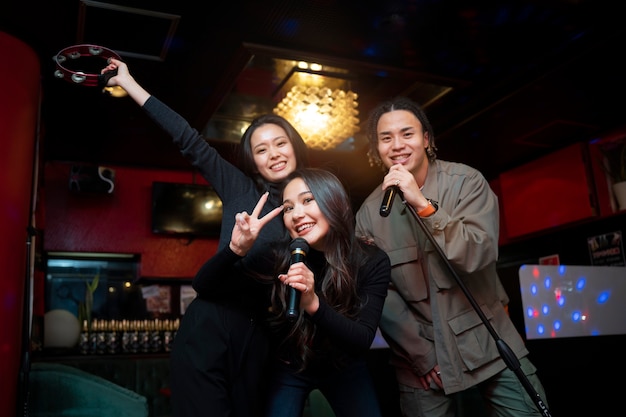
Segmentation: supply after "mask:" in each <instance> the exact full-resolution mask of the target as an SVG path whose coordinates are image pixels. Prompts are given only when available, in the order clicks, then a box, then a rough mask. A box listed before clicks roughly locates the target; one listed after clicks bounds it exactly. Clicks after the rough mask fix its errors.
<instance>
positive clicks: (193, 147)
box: [143, 96, 289, 310]
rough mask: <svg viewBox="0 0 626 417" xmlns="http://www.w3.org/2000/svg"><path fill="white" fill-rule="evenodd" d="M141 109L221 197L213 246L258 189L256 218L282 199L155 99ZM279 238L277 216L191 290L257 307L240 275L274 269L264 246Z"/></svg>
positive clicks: (223, 243)
mask: <svg viewBox="0 0 626 417" xmlns="http://www.w3.org/2000/svg"><path fill="white" fill-rule="evenodd" d="M143 109H144V111H145V112H146V113H147V115H148V116H149V117H150V118H151V119H152V120H154V122H155V123H157V124H158V125H159V126H160V127H161V128H162V129H163V130H164V131H165V132H167V133H168V134H169V135H170V136H171V137H172V139H173V142H174V143H175V144H176V145H177V146H178V147H179V149H180V152H181V154H182V155H183V156H184V157H185V158H187V159H188V160H189V161H190V162H191V164H192V166H193V167H195V168H196V169H197V170H198V171H199V172H200V174H201V175H202V176H203V177H204V179H206V181H207V182H208V183H209V184H210V185H211V186H212V187H213V188H214V189H215V191H216V193H217V194H218V195H219V197H220V199H221V200H222V204H223V218H222V229H221V233H220V240H219V248H223V247H228V242H229V241H230V235H231V231H232V229H233V227H234V225H235V214H236V213H238V212H240V211H242V210H248V211H249V210H252V209H253V208H254V207H255V206H256V204H257V203H258V201H259V198H260V197H261V194H262V193H264V192H265V191H269V192H270V194H269V196H268V199H267V202H266V204H265V206H264V207H263V209H262V211H261V215H262V216H263V215H265V214H267V213H268V212H269V211H271V210H272V209H274V208H275V207H277V206H279V205H280V204H281V203H282V201H281V195H280V185H279V184H274V183H270V182H266V184H265V189H264V190H260V189H258V188H257V185H256V184H255V182H254V180H253V179H252V178H250V177H248V176H247V175H245V174H244V173H243V172H242V171H241V170H240V169H239V168H237V167H236V166H234V165H233V164H231V163H230V162H228V161H227V160H226V159H224V158H223V157H222V156H221V155H220V154H219V153H218V152H217V150H216V149H215V148H213V147H212V146H210V145H209V143H208V142H207V141H206V140H205V139H204V137H202V135H200V133H199V132H198V131H197V130H196V129H193V128H192V127H191V126H190V125H189V123H188V122H187V121H186V120H185V119H184V118H182V117H181V116H180V115H179V114H177V113H176V112H174V111H173V110H172V109H170V108H169V107H168V106H167V105H165V104H164V103H162V102H161V101H160V100H159V99H157V98H156V97H153V96H151V97H150V98H148V100H147V101H146V102H145V103H144V105H143ZM282 241H285V242H288V241H289V235H288V234H287V232H286V230H285V228H284V225H283V221H282V217H281V216H277V217H276V218H274V219H272V220H271V221H270V222H269V223H268V224H267V225H265V227H264V228H263V230H262V231H261V233H260V234H259V237H258V239H257V240H256V242H255V244H254V245H253V246H252V248H251V249H250V251H249V252H248V255H247V256H246V257H245V258H244V259H242V260H241V262H235V263H234V264H232V265H230V266H229V268H227V269H224V270H222V271H220V276H219V277H218V278H219V280H216V281H213V282H212V283H211V285H206V286H202V287H201V288H198V289H196V291H197V292H198V293H199V296H200V297H202V298H205V299H211V300H212V301H216V302H220V303H223V304H228V305H237V306H240V307H243V308H244V309H246V310H250V309H251V308H257V307H260V306H259V305H258V304H256V305H255V303H257V302H258V301H259V299H263V297H259V295H258V294H256V293H255V292H256V291H258V288H257V287H255V286H251V285H245V286H244V287H239V284H240V283H241V277H243V276H245V275H247V272H246V270H247V269H248V268H253V269H254V271H256V272H258V273H264V274H265V273H267V274H269V272H270V271H271V270H272V269H273V267H274V261H273V259H271V251H268V250H267V248H268V247H272V245H275V244H276V242H282ZM181 262H184V259H181ZM268 287H269V285H268ZM265 301H267V300H265Z"/></svg>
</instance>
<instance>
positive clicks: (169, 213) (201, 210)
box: [152, 182, 222, 237]
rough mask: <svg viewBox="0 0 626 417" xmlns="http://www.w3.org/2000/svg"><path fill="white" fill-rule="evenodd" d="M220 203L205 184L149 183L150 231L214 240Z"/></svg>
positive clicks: (219, 217)
mask: <svg viewBox="0 0 626 417" xmlns="http://www.w3.org/2000/svg"><path fill="white" fill-rule="evenodd" d="M221 223H222V200H220V198H219V196H218V195H217V193H216V192H215V190H214V189H213V187H211V186H209V185H202V184H181V183H173V182H153V183H152V232H153V233H156V234H168V235H187V236H194V237H218V236H219V234H220V228H221Z"/></svg>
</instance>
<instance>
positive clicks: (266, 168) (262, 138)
mask: <svg viewBox="0 0 626 417" xmlns="http://www.w3.org/2000/svg"><path fill="white" fill-rule="evenodd" d="M250 147H251V149H252V155H253V157H254V163H255V165H256V167H257V170H258V172H259V174H260V175H261V176H262V177H263V178H264V179H265V180H266V181H269V182H274V183H276V182H281V181H282V180H284V179H285V178H286V177H287V176H288V175H289V174H291V173H292V172H293V171H294V170H295V169H296V155H295V152H294V149H293V145H292V144H291V142H290V141H289V138H288V137H287V133H286V132H285V130H284V129H283V128H282V127H280V126H278V125H275V124H272V123H267V124H264V125H262V126H259V127H258V128H257V129H256V130H255V131H254V133H253V134H252V136H251V137H250Z"/></svg>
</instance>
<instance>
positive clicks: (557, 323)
mask: <svg viewBox="0 0 626 417" xmlns="http://www.w3.org/2000/svg"><path fill="white" fill-rule="evenodd" d="M554 330H556V331H557V332H558V331H559V330H561V321H560V320H556V321H555V322H554Z"/></svg>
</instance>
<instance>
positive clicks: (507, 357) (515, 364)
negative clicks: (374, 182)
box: [398, 190, 551, 417]
mask: <svg viewBox="0 0 626 417" xmlns="http://www.w3.org/2000/svg"><path fill="white" fill-rule="evenodd" d="M398 191H399V190H398ZM399 194H400V196H401V198H402V204H404V206H405V207H406V208H407V209H408V210H409V211H410V212H411V214H412V215H413V217H414V218H415V220H416V221H417V223H418V224H419V226H420V227H421V228H422V231H423V232H424V233H425V234H426V237H427V238H428V240H430V243H432V244H433V246H434V247H435V249H436V250H437V253H439V256H441V259H442V260H443V261H444V263H445V264H446V266H447V267H448V269H449V270H450V272H451V273H452V276H453V277H454V279H455V280H456V283H457V284H458V285H459V287H461V290H463V293H464V294H465V296H466V297H467V299H468V301H469V302H470V304H471V305H472V307H474V310H476V313H477V314H478V317H480V320H481V321H482V322H483V324H484V325H485V327H486V328H487V330H488V331H489V334H491V337H493V339H494V341H495V342H496V346H497V348H498V352H500V356H501V357H502V359H503V360H504V362H505V363H506V365H507V366H508V368H509V369H510V370H512V371H513V372H514V373H515V375H517V378H518V379H519V380H520V382H521V383H522V385H523V386H524V388H525V389H526V392H527V393H528V395H529V396H530V398H531V399H532V400H533V401H534V403H535V405H536V406H537V409H539V411H540V412H541V413H542V414H543V415H544V416H546V417H550V416H551V414H550V411H549V410H548V408H547V406H546V404H545V403H544V402H543V400H542V399H541V397H540V396H539V393H538V392H537V391H536V390H535V388H534V387H533V386H532V384H531V383H530V381H529V380H528V378H527V377H526V374H524V372H523V371H522V369H521V365H520V362H519V360H518V359H517V356H515V353H513V351H512V350H511V348H510V347H509V346H508V345H507V344H506V342H505V341H504V340H502V339H501V338H500V336H498V333H497V332H496V330H495V329H494V328H493V326H492V325H491V323H489V319H487V317H486V316H485V313H483V311H482V310H481V308H480V306H479V305H478V303H477V302H476V299H475V298H474V296H473V295H472V294H471V292H470V290H469V288H467V286H466V285H465V283H464V282H463V280H461V277H459V275H458V274H457V272H456V271H455V269H454V267H453V266H452V264H451V263H450V261H449V260H448V258H447V257H446V254H445V253H444V252H443V250H442V249H441V246H439V244H438V243H437V241H436V240H435V238H434V236H433V234H432V233H431V232H430V230H428V229H427V228H426V225H425V224H424V221H423V220H422V218H421V217H420V216H419V215H418V214H417V211H415V208H414V207H413V206H411V205H410V204H407V203H406V200H405V199H404V194H402V192H401V191H399Z"/></svg>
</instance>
